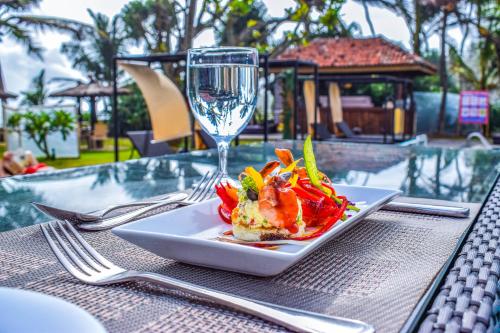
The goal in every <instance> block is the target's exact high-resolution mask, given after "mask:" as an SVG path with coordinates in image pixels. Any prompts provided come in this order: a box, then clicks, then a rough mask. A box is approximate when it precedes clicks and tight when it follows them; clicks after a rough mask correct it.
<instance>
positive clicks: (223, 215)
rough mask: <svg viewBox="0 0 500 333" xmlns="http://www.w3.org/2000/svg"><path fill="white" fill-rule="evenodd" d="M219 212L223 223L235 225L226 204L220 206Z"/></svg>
mask: <svg viewBox="0 0 500 333" xmlns="http://www.w3.org/2000/svg"><path fill="white" fill-rule="evenodd" d="M217 211H218V212H219V216H220V217H221V219H222V221H224V222H226V223H227V224H233V222H232V221H231V212H232V211H230V210H228V209H227V208H226V207H225V205H224V203H221V204H220V205H219V208H218V209H217Z"/></svg>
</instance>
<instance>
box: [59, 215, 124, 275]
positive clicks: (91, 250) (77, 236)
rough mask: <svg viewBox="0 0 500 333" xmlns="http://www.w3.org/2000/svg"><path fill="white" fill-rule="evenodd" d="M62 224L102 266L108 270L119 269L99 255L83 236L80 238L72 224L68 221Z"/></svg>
mask: <svg viewBox="0 0 500 333" xmlns="http://www.w3.org/2000/svg"><path fill="white" fill-rule="evenodd" d="M62 223H63V225H64V226H66V227H67V228H68V229H69V231H70V232H71V234H72V235H73V236H74V237H75V238H76V240H77V241H78V242H79V243H80V245H82V246H83V247H84V248H85V250H87V252H88V253H89V254H90V256H91V257H92V258H93V259H94V260H95V261H97V262H98V263H100V264H101V265H103V266H104V267H106V268H117V266H116V265H114V264H113V263H111V262H110V261H109V260H107V259H106V258H104V257H103V256H101V255H100V254H99V253H97V251H96V250H94V248H93V247H92V246H90V244H89V243H87V241H86V240H85V239H83V237H82V236H80V234H79V233H78V231H76V230H75V228H74V227H73V226H72V225H71V223H69V222H68V221H64V222H62Z"/></svg>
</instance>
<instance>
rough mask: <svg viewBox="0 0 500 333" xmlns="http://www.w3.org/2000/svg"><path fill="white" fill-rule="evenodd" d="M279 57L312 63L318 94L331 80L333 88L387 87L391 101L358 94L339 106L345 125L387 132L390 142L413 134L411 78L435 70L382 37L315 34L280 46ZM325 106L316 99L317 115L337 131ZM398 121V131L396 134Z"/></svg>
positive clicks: (327, 86)
mask: <svg viewBox="0 0 500 333" xmlns="http://www.w3.org/2000/svg"><path fill="white" fill-rule="evenodd" d="M278 59H280V60H301V61H311V62H314V63H316V64H317V65H318V67H319V68H318V71H319V82H320V83H319V88H318V90H319V94H320V96H321V95H325V92H329V91H330V89H329V88H330V87H331V85H332V84H336V85H337V87H340V89H337V91H339V90H342V89H343V88H345V87H350V86H351V87H352V85H354V84H371V83H384V84H390V85H392V94H391V96H390V97H391V98H392V99H393V103H392V105H391V106H389V107H388V106H387V105H384V106H380V105H379V106H375V105H373V103H371V102H370V98H371V96H363V97H364V99H363V98H357V99H356V98H351V99H350V100H348V99H347V98H345V103H343V104H345V105H342V110H341V114H342V116H343V120H344V121H345V122H346V123H347V124H348V125H349V126H351V127H359V128H361V129H362V131H363V133H366V134H384V138H385V135H388V136H390V138H391V139H392V142H395V141H396V134H401V140H404V139H405V137H406V136H407V135H409V136H410V137H411V136H412V135H413V134H414V127H415V105H414V100H413V79H414V78H415V77H417V76H420V75H431V74H434V73H436V68H435V67H434V66H433V65H432V64H430V63H429V62H427V61H425V60H424V59H422V58H421V57H419V56H417V55H414V54H411V53H409V52H407V51H406V50H404V49H403V48H402V47H400V46H398V45H396V44H394V43H392V42H390V41H388V40H386V39H384V38H382V37H376V38H317V39H315V40H313V41H311V42H310V43H309V44H307V45H304V46H296V47H291V48H289V49H287V50H285V52H283V53H282V54H281V55H279V56H278ZM339 98H340V96H339ZM342 99H344V97H342ZM320 100H322V98H321V97H320ZM330 100H331V96H330ZM347 102H350V103H347ZM325 104H326V103H320V119H321V121H322V122H326V121H328V122H329V125H330V129H331V131H332V132H333V131H335V130H336V129H335V128H332V127H335V126H334V124H333V123H334V121H333V120H332V119H331V113H332V112H330V106H331V105H325ZM388 105H390V104H388ZM395 115H396V116H395ZM398 122H399V123H400V124H399V129H398V130H397V131H398V132H399V133H395V132H396V130H395V127H398V125H396V123H398ZM381 132H383V133H381ZM384 142H385V139H384Z"/></svg>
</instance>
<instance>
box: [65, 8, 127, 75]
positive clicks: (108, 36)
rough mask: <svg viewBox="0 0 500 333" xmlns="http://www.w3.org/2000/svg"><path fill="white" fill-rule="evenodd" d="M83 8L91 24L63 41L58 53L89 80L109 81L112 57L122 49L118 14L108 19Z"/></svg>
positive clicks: (122, 40)
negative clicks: (72, 37)
mask: <svg viewBox="0 0 500 333" xmlns="http://www.w3.org/2000/svg"><path fill="white" fill-rule="evenodd" d="M87 11H88V13H89V15H90V17H91V18H92V21H93V23H92V26H91V27H89V28H87V29H85V30H84V32H83V33H82V37H81V38H80V39H75V40H71V41H69V42H66V43H64V44H63V45H62V46H61V52H62V53H64V54H65V55H66V56H68V58H69V59H70V60H71V61H72V62H73V66H74V67H75V68H78V69H80V70H81V71H83V72H84V73H85V74H86V75H87V76H89V78H90V79H91V80H94V81H104V82H106V83H108V84H111V81H112V80H113V57H114V56H116V55H119V54H121V53H122V52H123V51H124V49H125V34H124V33H123V26H122V25H121V21H120V18H119V16H115V17H113V18H109V17H107V16H106V15H104V14H101V13H95V12H93V11H92V10H90V9H88V10H87Z"/></svg>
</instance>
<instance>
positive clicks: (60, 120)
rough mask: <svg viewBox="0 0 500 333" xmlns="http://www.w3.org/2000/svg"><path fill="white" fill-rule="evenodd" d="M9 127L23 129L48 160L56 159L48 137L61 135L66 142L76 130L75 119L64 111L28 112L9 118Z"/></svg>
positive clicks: (16, 129)
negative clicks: (56, 134)
mask: <svg viewBox="0 0 500 333" xmlns="http://www.w3.org/2000/svg"><path fill="white" fill-rule="evenodd" d="M8 126H9V127H10V128H11V129H12V130H14V131H19V130H20V129H23V130H24V131H25V132H26V133H27V134H28V136H29V138H30V139H32V140H33V141H34V142H35V144H36V146H37V147H38V148H39V149H40V150H41V151H42V152H43V153H44V154H45V156H46V157H47V158H48V159H55V155H54V152H53V151H52V150H51V149H50V147H49V145H48V142H47V140H48V136H49V135H50V134H52V133H60V134H61V136H62V139H63V140H64V141H66V139H67V137H68V135H69V134H70V133H71V131H72V130H73V129H74V119H73V116H72V115H71V114H70V113H69V112H66V111H64V110H56V111H54V112H50V113H49V112H45V111H37V112H33V111H28V112H26V113H23V114H21V113H16V114H14V115H12V116H11V117H10V118H9V121H8Z"/></svg>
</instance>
